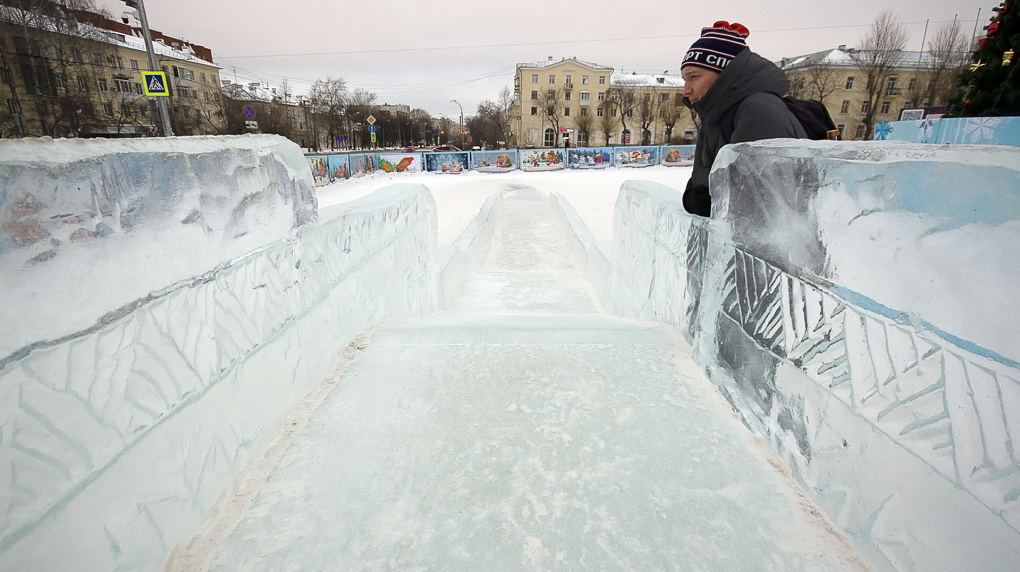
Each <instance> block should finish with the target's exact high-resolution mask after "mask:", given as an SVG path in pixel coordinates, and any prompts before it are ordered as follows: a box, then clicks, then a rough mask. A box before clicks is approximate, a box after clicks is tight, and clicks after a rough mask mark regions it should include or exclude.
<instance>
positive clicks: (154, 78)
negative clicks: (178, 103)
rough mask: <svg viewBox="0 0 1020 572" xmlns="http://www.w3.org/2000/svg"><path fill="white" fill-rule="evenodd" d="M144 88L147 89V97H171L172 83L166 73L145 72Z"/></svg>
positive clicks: (143, 77)
mask: <svg viewBox="0 0 1020 572" xmlns="http://www.w3.org/2000/svg"><path fill="white" fill-rule="evenodd" d="M142 86H144V87H145V95H148V96H152V97H170V83H169V82H167V80H166V73H165V72H161V71H158V72H154V71H143V72H142Z"/></svg>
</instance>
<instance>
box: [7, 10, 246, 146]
mask: <svg viewBox="0 0 1020 572" xmlns="http://www.w3.org/2000/svg"><path fill="white" fill-rule="evenodd" d="M141 36H142V34H141V29H140V25H139V24H138V22H137V21H134V20H133V19H132V18H131V17H130V16H127V13H126V15H125V17H124V19H123V20H121V21H114V20H111V19H109V18H107V17H105V16H103V15H101V14H96V13H92V12H87V11H82V10H72V9H68V8H66V7H64V6H61V5H60V4H57V3H54V2H50V1H47V0H37V1H34V2H5V0H0V102H2V103H0V105H2V112H3V114H2V115H0V136H2V137H25V136H43V135H46V136H52V137H138V136H146V135H155V134H158V133H159V132H160V130H161V128H162V122H161V120H160V117H159V114H158V111H157V108H156V105H155V99H154V98H152V97H147V96H145V95H144V89H143V87H142V83H143V81H142V75H141V72H142V71H143V70H148V69H149V63H148V55H147V53H146V49H145V43H144V40H143V39H142V37H141ZM152 39H153V44H154V51H155V54H156V59H157V65H158V66H159V67H160V69H162V71H164V72H166V74H167V76H168V80H169V83H170V87H171V96H170V97H169V98H167V99H168V101H167V103H168V107H169V110H170V116H171V125H172V128H173V130H174V134H175V135H201V134H214V133H222V132H223V131H224V129H225V127H226V120H225V117H224V113H223V109H222V102H221V98H220V89H219V82H220V79H219V76H220V67H219V66H217V65H216V64H215V63H213V58H212V52H211V51H210V50H209V49H208V48H205V47H203V46H200V45H197V44H193V43H189V42H185V41H182V40H179V39H177V38H173V37H171V36H168V35H165V34H163V33H161V32H158V31H155V30H154V31H152Z"/></svg>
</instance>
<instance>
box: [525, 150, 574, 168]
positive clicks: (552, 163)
mask: <svg viewBox="0 0 1020 572" xmlns="http://www.w3.org/2000/svg"><path fill="white" fill-rule="evenodd" d="M564 168H566V164H565V163H564V162H563V150H562V149H526V150H521V170H523V171H558V170H561V169H564Z"/></svg>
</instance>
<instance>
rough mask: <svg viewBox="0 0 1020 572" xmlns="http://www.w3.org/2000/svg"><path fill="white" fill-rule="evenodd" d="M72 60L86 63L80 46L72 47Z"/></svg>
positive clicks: (77, 62)
mask: <svg viewBox="0 0 1020 572" xmlns="http://www.w3.org/2000/svg"><path fill="white" fill-rule="evenodd" d="M71 60H73V61H74V63H76V64H83V63H85V60H84V59H83V58H82V57H81V50H79V49H78V48H71Z"/></svg>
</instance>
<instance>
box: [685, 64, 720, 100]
mask: <svg viewBox="0 0 1020 572" xmlns="http://www.w3.org/2000/svg"><path fill="white" fill-rule="evenodd" d="M680 76H681V77H682V78H684V91H683V94H684V95H685V96H686V97H687V99H689V100H691V103H696V102H697V101H698V100H699V99H701V98H702V97H705V94H706V93H708V90H709V88H711V87H712V84H714V83H715V80H716V79H718V78H719V72H717V71H712V70H707V69H705V68H701V67H698V66H687V67H685V68H684V69H682V70H681V71H680Z"/></svg>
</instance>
